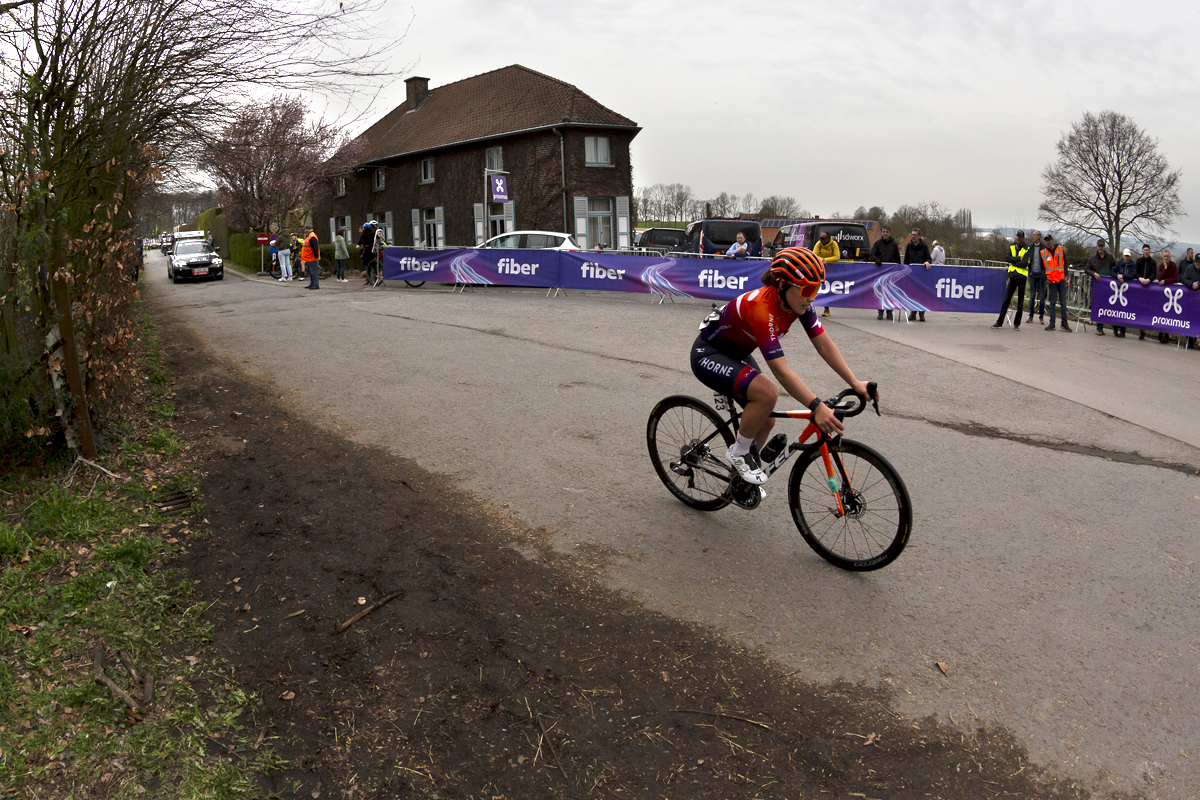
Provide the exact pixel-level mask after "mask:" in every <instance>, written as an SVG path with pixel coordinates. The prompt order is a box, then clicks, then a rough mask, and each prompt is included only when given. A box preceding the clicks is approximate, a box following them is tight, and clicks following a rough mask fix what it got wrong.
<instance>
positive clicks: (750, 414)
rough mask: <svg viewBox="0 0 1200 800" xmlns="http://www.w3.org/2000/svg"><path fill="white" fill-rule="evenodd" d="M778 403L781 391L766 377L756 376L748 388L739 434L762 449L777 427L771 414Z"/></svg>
mask: <svg viewBox="0 0 1200 800" xmlns="http://www.w3.org/2000/svg"><path fill="white" fill-rule="evenodd" d="M778 401H779V390H778V389H777V388H775V382H774V381H772V380H771V379H770V378H768V377H767V376H766V375H761V374H760V375H755V376H754V380H752V381H750V385H749V386H747V387H746V408H745V410H743V411H742V418H741V421H740V424H739V429H738V433H739V434H740V435H741V436H743V437H745V438H747V439H754V440H755V441H756V442H758V446H759V447H760V448H761V447H762V446H763V445H764V444H766V443H767V439H769V438H770V436H771V429H772V428H774V427H775V420H773V419H771V412H772V411H774V410H775V404H776V403H777V402H778Z"/></svg>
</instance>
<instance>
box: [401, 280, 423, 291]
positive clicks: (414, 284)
mask: <svg viewBox="0 0 1200 800" xmlns="http://www.w3.org/2000/svg"><path fill="white" fill-rule="evenodd" d="M404 282H405V283H407V284H408V285H409V286H410V287H412V288H413V289H416V288H417V287H420V286H424V285H425V281H410V280H406V281H404Z"/></svg>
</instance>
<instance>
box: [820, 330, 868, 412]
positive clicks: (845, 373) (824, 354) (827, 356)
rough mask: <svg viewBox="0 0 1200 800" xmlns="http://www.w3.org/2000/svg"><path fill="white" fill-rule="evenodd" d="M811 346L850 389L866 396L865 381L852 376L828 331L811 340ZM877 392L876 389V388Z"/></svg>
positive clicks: (848, 366) (852, 373)
mask: <svg viewBox="0 0 1200 800" xmlns="http://www.w3.org/2000/svg"><path fill="white" fill-rule="evenodd" d="M812 344H813V348H814V349H815V350H816V351H817V353H818V354H819V355H820V356H821V358H823V359H824V360H825V363H826V364H828V365H829V368H830V369H831V370H833V371H834V372H836V373H837V374H838V376H839V377H841V379H842V380H844V381H845V382H846V385H848V386H849V387H850V388H851V389H853V390H854V391H856V392H858V393H859V394H860V395H862V396H863V397H866V396H867V383H866V381H860V380H859V379H858V378H856V377H854V372H852V371H851V369H850V365H849V364H847V363H846V359H844V358H842V351H840V350H838V347H837V345H836V344H834V343H833V339H830V338H829V334H828V333H822V334H821V335H820V336H818V337H817V338H815V339H813V340H812ZM876 392H877V393H878V390H876Z"/></svg>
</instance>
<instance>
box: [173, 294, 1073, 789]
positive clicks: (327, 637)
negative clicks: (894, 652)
mask: <svg viewBox="0 0 1200 800" xmlns="http://www.w3.org/2000/svg"><path fill="white" fill-rule="evenodd" d="M157 316H158V324H159V327H160V330H161V332H162V335H161V338H162V340H163V341H164V342H166V343H167V344H166V346H165V347H164V349H163V356H164V359H165V362H166V364H167V366H168V368H169V369H170V370H171V371H172V372H173V373H174V374H176V375H178V376H179V377H178V378H177V379H176V384H175V392H176V394H177V396H178V398H180V399H179V401H178V406H179V417H178V420H177V422H178V425H177V427H178V429H179V431H180V433H181V434H182V435H184V436H185V437H187V438H189V439H190V440H191V441H192V442H194V443H195V444H196V445H198V446H193V448H192V450H193V452H197V453H199V454H200V455H199V456H198V459H199V460H198V463H197V464H196V465H195V467H196V469H198V470H200V471H202V472H203V473H205V476H204V478H203V480H202V483H201V494H202V496H203V502H204V503H205V508H206V514H205V515H206V517H207V519H208V520H209V523H210V529H211V531H212V535H211V537H209V538H208V539H206V540H202V541H196V542H195V543H194V545H193V546H192V547H191V548H190V549H189V551H188V553H187V555H186V556H185V557H184V559H183V560H182V562H181V565H182V566H185V567H187V568H188V569H190V570H191V571H192V573H193V576H194V579H195V581H196V589H197V591H198V592H199V593H200V594H201V595H203V596H205V597H206V598H208V600H209V601H211V602H212V603H213V605H212V607H211V609H210V611H209V614H210V615H211V622H212V623H213V625H214V628H215V638H214V643H213V648H214V649H215V650H216V651H217V652H218V654H219V655H220V656H221V657H223V658H224V659H226V660H228V661H229V662H230V663H231V664H233V665H234V666H235V668H236V670H237V673H238V677H239V680H240V682H241V683H242V685H243V686H246V687H248V688H250V689H254V690H255V691H257V692H259V693H260V694H261V697H262V700H263V702H262V704H261V705H258V706H256V707H255V709H254V712H253V715H252V718H251V719H245V720H244V722H245V724H246V725H247V726H250V727H252V729H254V730H256V731H258V733H257V734H256V736H257V737H258V738H259V740H260V741H265V742H269V743H271V744H272V745H273V746H274V747H275V748H276V749H277V750H278V752H279V753H280V755H281V756H282V757H283V758H284V759H286V760H287V761H288V762H289V766H288V767H287V768H285V769H281V770H280V771H278V772H277V773H275V774H272V775H270V776H268V777H267V778H266V779H265V781H264V785H263V786H262V789H263V792H264V794H266V793H272V792H273V793H277V794H278V796H280V797H285V798H300V797H303V798H316V797H345V798H371V797H393V796H410V795H411V796H428V797H473V798H488V799H489V800H491V799H493V798H529V797H561V798H574V797H593V796H594V797H609V796H617V797H668V798H688V799H689V800H690V799H691V798H729V797H790V798H795V797H818V796H822V795H828V794H832V795H834V796H848V795H856V796H860V797H872V798H930V797H932V798H964V799H965V798H971V799H972V800H974V798H990V797H1021V798H1050V797H1054V798H1083V797H1088V796H1090V795H1089V794H1088V792H1087V791H1086V790H1084V789H1083V788H1081V787H1079V786H1077V785H1076V784H1074V783H1072V782H1071V781H1069V780H1066V779H1061V778H1057V777H1054V776H1051V775H1049V774H1047V773H1046V772H1045V771H1043V770H1041V769H1040V768H1039V767H1037V766H1036V765H1034V764H1032V763H1030V762H1029V761H1028V758H1027V755H1026V753H1025V751H1024V749H1023V748H1022V747H1021V746H1020V745H1019V744H1018V743H1017V742H1016V740H1015V738H1014V737H1013V736H1012V735H1011V734H1009V733H1008V732H1006V731H1004V730H998V729H980V730H978V731H976V732H975V733H974V734H972V735H965V734H963V733H962V732H960V731H959V730H957V729H954V728H952V727H948V726H944V725H941V724H939V723H938V721H937V720H935V719H932V718H931V719H920V720H913V719H906V718H903V717H901V716H899V715H897V714H896V713H895V712H893V711H892V710H891V709H890V707H889V704H890V698H889V697H888V696H887V695H886V693H883V692H881V691H877V690H873V689H871V688H868V687H863V686H851V685H845V684H838V685H833V686H829V685H825V686H818V685H814V684H809V683H804V682H802V681H800V680H797V678H796V677H794V676H788V675H787V671H786V670H785V669H783V668H782V667H781V666H780V665H778V664H775V663H773V662H771V661H769V660H768V659H766V658H764V657H763V656H762V655H761V654H758V653H754V652H749V651H746V650H744V649H742V648H739V647H737V646H735V645H732V644H730V643H728V642H725V641H723V640H722V639H720V638H719V637H718V636H716V635H715V634H714V633H713V632H711V631H709V630H706V629H703V628H701V627H698V626H695V625H692V624H685V623H682V622H679V621H676V620H672V619H669V618H667V617H665V616H663V615H660V614H657V613H653V612H650V611H647V610H645V609H644V608H642V607H640V606H638V605H637V604H636V603H634V602H633V601H631V600H629V599H628V598H625V597H622V596H620V595H617V594H615V593H613V592H611V591H609V590H607V589H605V588H604V587H602V586H600V585H598V584H597V583H596V582H594V581H592V580H590V579H589V577H588V575H587V573H586V572H584V571H583V570H581V569H579V568H578V567H577V565H575V564H573V563H572V562H571V561H570V560H569V559H566V558H564V557H561V556H556V555H554V554H552V553H551V552H550V551H549V549H548V548H545V547H542V546H540V541H539V538H538V536H537V533H536V532H532V531H526V530H522V529H520V527H519V526H516V525H514V523H513V521H512V520H511V519H509V518H507V517H505V516H504V515H502V514H501V513H500V512H499V511H498V510H497V509H495V508H493V507H491V506H489V505H487V504H485V503H483V502H481V501H480V500H479V499H477V498H476V497H474V496H472V495H470V494H468V493H466V492H464V491H463V490H462V489H460V488H459V487H457V486H455V485H454V484H453V483H452V481H451V480H450V479H447V478H444V477H440V476H435V475H432V474H430V473H427V472H425V471H423V470H422V469H421V468H420V467H419V466H418V465H416V464H415V463H413V462H411V461H408V460H405V459H403V458H398V457H396V456H394V455H391V454H389V453H386V452H383V451H381V450H377V449H372V448H367V447H363V446H361V445H357V444H354V443H352V442H350V441H348V440H346V439H344V438H342V437H340V436H338V435H336V434H335V433H331V432H329V431H327V430H324V429H321V428H319V427H317V426H316V425H314V424H312V423H311V422H310V421H309V418H308V415H306V414H305V413H304V412H305V410H304V409H301V408H295V407H290V408H289V407H287V405H286V402H285V401H282V400H281V399H280V396H281V395H280V391H279V390H278V389H277V388H275V387H272V386H270V385H269V384H266V383H263V382H261V381H256V380H252V379H249V378H247V377H246V376H245V375H244V373H243V372H242V371H241V369H240V367H239V366H238V365H236V364H233V363H228V362H225V361H223V360H221V359H220V358H218V357H216V356H214V355H213V354H211V353H209V352H207V351H206V350H205V349H204V347H203V345H202V344H201V343H200V341H199V339H198V337H197V336H196V334H195V332H193V331H191V330H189V329H187V328H186V327H185V326H184V325H183V324H182V323H179V322H178V321H177V320H174V319H172V318H171V317H170V316H169V314H167V313H166V312H159V313H158V315H157ZM517 547H520V549H521V551H522V552H531V551H532V552H538V553H540V556H539V557H538V558H537V559H536V560H531V559H527V558H526V557H524V556H523V555H521V554H520V553H518V551H517V549H516V548H517ZM385 598H391V599H389V600H388V601H387V602H386V603H385V604H383V605H381V606H379V607H377V608H375V609H374V610H373V611H371V612H370V613H368V614H367V615H366V616H364V617H362V618H361V619H358V620H357V621H355V622H353V623H352V624H350V625H349V626H348V627H345V629H344V630H342V631H341V632H339V628H341V627H342V626H343V624H344V623H345V622H346V621H348V620H350V619H351V618H352V617H355V616H356V615H358V614H360V613H361V612H363V611H365V610H367V609H370V608H372V607H373V606H374V605H375V604H376V603H379V602H380V601H383V600H385Z"/></svg>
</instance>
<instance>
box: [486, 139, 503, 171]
mask: <svg viewBox="0 0 1200 800" xmlns="http://www.w3.org/2000/svg"><path fill="white" fill-rule="evenodd" d="M493 153H494V154H495V155H496V163H495V164H493V163H492V154H493ZM483 167H484V169H486V170H487V171H488V172H503V171H504V147H503V146H502V145H496V146H495V147H489V148H487V149H485V150H484V151H483Z"/></svg>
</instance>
